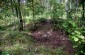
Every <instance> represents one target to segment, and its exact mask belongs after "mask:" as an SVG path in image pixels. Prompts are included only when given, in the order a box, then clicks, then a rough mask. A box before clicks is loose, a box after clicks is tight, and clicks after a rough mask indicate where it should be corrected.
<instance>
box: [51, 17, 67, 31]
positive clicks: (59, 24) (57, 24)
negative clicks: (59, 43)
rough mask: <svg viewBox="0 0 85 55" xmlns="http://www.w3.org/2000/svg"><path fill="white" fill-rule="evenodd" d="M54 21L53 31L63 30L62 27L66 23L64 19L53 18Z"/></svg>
mask: <svg viewBox="0 0 85 55" xmlns="http://www.w3.org/2000/svg"><path fill="white" fill-rule="evenodd" d="M51 20H52V24H53V27H54V28H53V29H54V30H55V29H58V28H59V29H63V28H62V26H63V23H64V21H65V20H64V19H61V18H53V19H51Z"/></svg>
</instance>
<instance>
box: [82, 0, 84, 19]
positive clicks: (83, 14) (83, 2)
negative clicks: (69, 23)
mask: <svg viewBox="0 0 85 55" xmlns="http://www.w3.org/2000/svg"><path fill="white" fill-rule="evenodd" d="M82 11H83V13H82V19H84V0H82Z"/></svg>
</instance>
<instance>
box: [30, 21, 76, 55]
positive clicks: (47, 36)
mask: <svg viewBox="0 0 85 55" xmlns="http://www.w3.org/2000/svg"><path fill="white" fill-rule="evenodd" d="M39 25H40V27H39V28H38V29H37V30H35V31H32V32H31V36H32V37H33V38H34V39H35V42H36V43H39V44H44V45H47V46H52V47H53V48H56V47H60V46H64V47H65V48H64V50H65V51H67V52H68V53H69V55H74V49H73V47H72V43H71V42H70V40H69V38H68V36H67V35H66V33H65V32H64V31H63V30H61V29H57V30H55V31H53V27H52V23H51V22H49V21H47V22H46V23H39Z"/></svg>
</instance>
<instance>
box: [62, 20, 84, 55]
mask: <svg viewBox="0 0 85 55" xmlns="http://www.w3.org/2000/svg"><path fill="white" fill-rule="evenodd" d="M63 28H64V29H65V30H66V32H67V33H68V35H69V39H70V40H71V41H72V43H73V47H74V48H75V49H76V54H77V55H79V54H85V53H84V52H85V51H84V50H83V49H82V48H83V47H84V46H82V45H83V44H85V37H84V36H83V35H82V29H81V28H79V27H78V23H77V22H74V21H72V20H68V21H66V22H65V23H64V24H63ZM80 46H82V47H80Z"/></svg>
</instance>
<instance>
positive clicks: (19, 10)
mask: <svg viewBox="0 0 85 55" xmlns="http://www.w3.org/2000/svg"><path fill="white" fill-rule="evenodd" d="M18 18H19V31H22V30H23V20H22V15H21V9H20V0H18Z"/></svg>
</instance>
